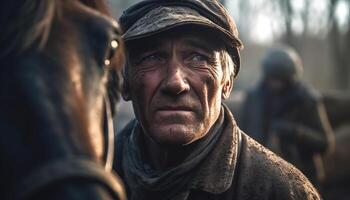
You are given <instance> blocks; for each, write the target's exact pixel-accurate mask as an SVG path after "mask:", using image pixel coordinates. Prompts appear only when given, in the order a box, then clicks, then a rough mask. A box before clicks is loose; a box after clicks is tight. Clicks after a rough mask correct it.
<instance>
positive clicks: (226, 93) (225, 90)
mask: <svg viewBox="0 0 350 200" xmlns="http://www.w3.org/2000/svg"><path fill="white" fill-rule="evenodd" d="M234 79H235V78H234V75H230V78H228V79H227V80H225V82H224V85H223V87H222V99H223V100H226V99H228V98H229V97H230V94H231V91H232V88H233V82H234Z"/></svg>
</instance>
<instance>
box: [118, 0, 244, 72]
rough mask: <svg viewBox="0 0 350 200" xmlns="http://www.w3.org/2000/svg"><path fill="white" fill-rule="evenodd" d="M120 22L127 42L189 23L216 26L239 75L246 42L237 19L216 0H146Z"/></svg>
mask: <svg viewBox="0 0 350 200" xmlns="http://www.w3.org/2000/svg"><path fill="white" fill-rule="evenodd" d="M119 22H120V25H121V27H122V29H123V32H124V34H123V38H124V40H125V41H126V42H127V41H130V40H136V39H141V38H144V37H148V36H152V35H155V34H157V33H160V32H162V31H165V30H169V29H172V28H175V27H179V26H183V25H189V24H194V25H200V26H204V27H208V28H211V29H214V30H216V32H218V33H220V34H221V36H222V38H223V39H224V41H225V43H226V46H227V50H228V52H229V54H230V55H231V57H232V59H233V61H234V62H235V64H236V67H235V75H237V74H238V71H239V68H240V55H239V50H240V49H241V48H242V47H243V44H242V42H241V40H240V39H239V37H238V31H237V27H236V24H235V22H234V20H233V19H232V17H231V16H230V15H229V14H228V12H227V11H226V9H225V8H224V7H223V6H222V5H221V4H220V3H219V2H218V1H216V0H144V1H141V2H139V3H137V4H135V5H133V6H131V7H130V8H128V9H127V10H125V11H124V12H123V15H122V16H121V17H120V19H119Z"/></svg>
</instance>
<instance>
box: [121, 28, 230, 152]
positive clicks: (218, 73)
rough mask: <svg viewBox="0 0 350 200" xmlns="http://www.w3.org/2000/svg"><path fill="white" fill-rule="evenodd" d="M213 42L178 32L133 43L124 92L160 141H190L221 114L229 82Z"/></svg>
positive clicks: (145, 127) (148, 130) (170, 142)
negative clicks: (145, 41)
mask: <svg viewBox="0 0 350 200" xmlns="http://www.w3.org/2000/svg"><path fill="white" fill-rule="evenodd" d="M163 35H164V34H163ZM211 41H213V40H212V39H209V38H208V37H207V36H203V35H200V34H198V33H196V34H195V33H192V34H191V33H182V34H180V33H179V34H176V37H173V36H169V37H166V36H163V37H154V38H153V39H152V38H150V39H147V44H146V43H136V44H135V45H134V47H131V48H129V59H130V60H129V61H130V62H129V63H130V65H129V71H128V83H127V84H128V85H129V86H128V88H127V89H128V90H127V91H126V93H124V97H125V96H129V97H130V99H131V100H132V103H133V107H134V112H135V115H136V118H137V119H138V120H139V122H140V124H141V126H142V128H143V130H144V132H145V133H146V134H147V135H148V136H150V137H151V138H152V139H153V140H155V141H156V142H158V143H160V144H172V145H185V144H189V143H191V142H193V141H195V140H197V139H199V138H202V137H203V136H205V134H206V133H207V132H208V131H209V129H210V127H211V126H212V125H213V124H214V122H215V121H216V119H217V118H218V116H219V114H220V110H221V98H222V92H223V88H224V92H226V93H227V92H228V93H230V91H231V81H230V80H227V81H224V80H223V70H222V66H221V61H220V53H219V50H220V47H219V46H218V45H217V44H216V45H214V44H212V43H211ZM228 90H229V91H228ZM225 96H228V95H227V94H225Z"/></svg>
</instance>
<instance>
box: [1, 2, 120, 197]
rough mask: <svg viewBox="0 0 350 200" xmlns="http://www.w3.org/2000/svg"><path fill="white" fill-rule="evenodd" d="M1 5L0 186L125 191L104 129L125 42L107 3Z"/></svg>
mask: <svg viewBox="0 0 350 200" xmlns="http://www.w3.org/2000/svg"><path fill="white" fill-rule="evenodd" d="M1 13H2V14H0V16H1V21H0V23H1V24H0V25H1V27H2V38H1V39H0V47H1V48H0V49H1V50H0V63H1V74H0V132H1V134H0V155H1V157H0V169H1V170H0V177H1V181H0V182H1V183H0V188H1V189H0V192H1V194H0V196H4V197H5V199H7V198H8V199H15V198H18V199H48V198H50V199H51V198H52V196H56V198H58V199H110V198H120V199H123V198H124V196H123V194H122V193H123V189H122V187H121V184H120V182H119V181H118V179H117V178H116V177H115V176H114V175H113V174H112V173H110V172H109V171H110V169H111V163H112V159H113V158H112V156H111V155H110V154H108V153H107V152H111V151H112V150H111V147H113V144H111V142H109V145H107V144H108V141H111V140H108V139H106V137H104V135H105V132H109V136H110V137H111V136H112V135H113V134H111V130H112V128H111V122H110V118H111V115H112V114H113V110H114V109H113V107H114V103H115V102H116V100H117V93H118V76H117V75H118V74H119V70H120V68H121V66H122V65H123V60H124V56H123V48H122V46H123V43H122V41H121V38H120V29H119V27H118V24H117V23H116V22H115V21H114V20H112V18H111V17H110V16H109V15H108V12H107V9H106V5H105V4H104V3H103V2H102V1H98V0H95V1H94V0H82V1H72V0H60V1H41V0H19V1H7V2H5V3H2V7H1ZM104 130H109V131H104Z"/></svg>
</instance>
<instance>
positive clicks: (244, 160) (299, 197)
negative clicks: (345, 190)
mask: <svg viewBox="0 0 350 200" xmlns="http://www.w3.org/2000/svg"><path fill="white" fill-rule="evenodd" d="M224 110H225V111H224V118H225V122H224V125H223V126H222V129H221V130H222V132H221V133H219V132H217V133H216V134H221V135H220V138H219V139H218V140H217V141H216V144H215V146H214V148H213V149H212V150H211V151H210V153H209V154H208V155H206V156H205V158H204V159H203V160H202V161H201V162H200V163H199V164H197V165H195V166H190V167H189V168H190V169H189V170H188V171H187V173H185V174H183V175H182V177H181V178H182V180H183V181H182V182H181V183H180V184H178V185H179V186H178V187H173V188H170V190H168V192H166V191H164V190H157V189H155V188H152V187H148V189H147V188H146V189H145V188H141V189H143V190H141V191H143V194H142V195H140V194H139V192H136V191H139V189H140V188H138V186H139V187H144V186H145V185H142V184H138V183H137V184H136V185H138V186H136V187H135V185H134V184H131V182H132V181H131V180H130V178H129V177H130V173H131V174H132V173H133V172H131V171H130V168H133V167H134V166H127V165H125V162H126V160H127V159H128V156H130V155H128V154H127V149H128V148H129V149H138V148H142V147H140V146H137V145H136V144H135V143H130V139H131V136H132V135H133V132H134V130H133V128H134V127H135V123H137V122H136V121H135V120H134V121H132V122H131V123H129V125H128V126H126V128H125V129H124V130H123V131H122V132H121V133H120V134H119V137H118V138H117V140H118V146H117V148H118V149H117V153H118V154H119V155H118V156H117V158H118V159H117V160H115V163H114V166H117V167H119V168H117V169H115V170H117V172H118V174H120V175H121V176H122V179H124V182H125V185H126V187H127V190H128V196H129V199H131V200H134V199H151V198H152V199H176V200H177V199H179V200H180V199H181V200H184V199H187V200H206V199H208V200H209V199H220V200H226V199H227V200H229V199H235V200H254V199H256V200H273V199H276V200H277V199H278V200H282V199H283V200H288V199H290V200H313V199H320V196H319V194H318V193H317V191H316V190H315V188H314V187H313V186H312V185H311V183H310V182H309V181H308V180H307V178H306V177H305V176H304V175H303V174H302V173H301V172H300V171H298V170H297V169H296V168H295V167H293V166H292V165H290V164H288V163H287V162H286V161H284V160H282V159H281V158H279V157H278V156H276V155H275V154H274V153H272V152H270V151H269V150H267V149H266V148H264V147H263V146H261V145H260V144H258V143H257V142H256V141H254V140H253V139H251V138H250V137H248V136H247V135H246V134H244V133H243V132H242V131H240V129H239V128H238V126H237V125H236V123H235V121H234V119H233V116H232V114H231V112H230V111H229V110H228V109H227V108H226V107H225V108H224ZM139 133H140V132H139ZM141 152H142V150H141ZM141 154H142V153H141ZM140 158H141V159H142V161H143V162H144V165H145V166H146V165H147V163H146V162H147V161H146V159H145V156H142V155H140ZM138 167H139V168H140V167H141V168H142V166H138ZM170 170H172V169H170ZM139 172H140V171H139ZM132 175H133V174H132ZM135 176H139V175H135ZM188 177H189V178H188ZM142 178H143V176H142V175H141V176H139V179H137V180H141V179H142ZM147 186H149V185H146V187H147ZM174 190H176V191H178V192H176V193H175V194H174V195H172V196H168V193H169V191H174ZM167 196H168V197H167Z"/></svg>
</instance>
